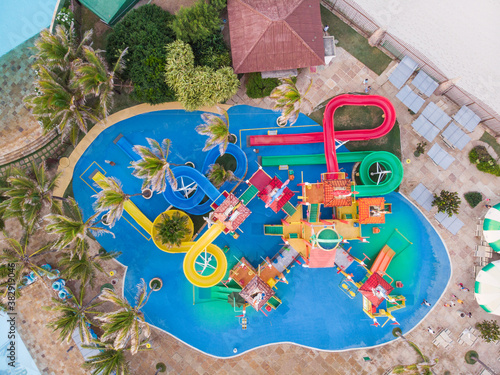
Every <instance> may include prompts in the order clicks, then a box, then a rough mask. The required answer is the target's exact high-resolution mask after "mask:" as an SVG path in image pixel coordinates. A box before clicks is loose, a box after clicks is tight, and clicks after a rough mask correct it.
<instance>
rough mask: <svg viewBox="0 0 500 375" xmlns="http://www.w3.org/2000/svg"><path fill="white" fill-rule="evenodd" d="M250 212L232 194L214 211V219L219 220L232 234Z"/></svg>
mask: <svg viewBox="0 0 500 375" xmlns="http://www.w3.org/2000/svg"><path fill="white" fill-rule="evenodd" d="M251 213H252V212H251V211H250V210H249V209H248V208H247V207H246V206H245V205H244V204H243V203H241V202H240V200H239V199H238V198H236V196H235V195H234V194H229V195H228V196H227V197H226V199H225V200H224V202H222V203H221V205H220V206H219V207H217V208H216V209H215V210H214V214H213V215H214V217H215V218H216V219H217V220H220V221H221V223H222V224H224V226H225V227H226V229H227V230H228V231H229V232H234V231H235V230H236V228H238V227H239V226H240V225H241V224H242V223H243V222H244V221H245V219H246V218H247V217H248V216H249V215H250V214H251Z"/></svg>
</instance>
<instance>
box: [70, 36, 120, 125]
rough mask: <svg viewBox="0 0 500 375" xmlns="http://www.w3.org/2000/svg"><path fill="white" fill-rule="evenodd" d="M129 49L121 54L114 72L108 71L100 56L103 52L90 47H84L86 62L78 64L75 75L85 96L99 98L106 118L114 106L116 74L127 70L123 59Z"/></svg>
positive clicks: (82, 61)
mask: <svg viewBox="0 0 500 375" xmlns="http://www.w3.org/2000/svg"><path fill="white" fill-rule="evenodd" d="M127 49H128V48H126V49H125V50H124V51H123V52H122V53H121V54H120V56H119V57H118V60H117V61H116V63H115V65H114V66H113V69H112V70H109V69H108V64H107V63H106V61H104V58H103V57H102V56H101V55H100V52H101V51H97V52H96V51H94V50H93V49H92V48H90V47H88V46H85V47H83V55H84V58H85V60H79V61H78V63H77V66H76V69H75V74H76V77H77V82H78V84H79V85H80V87H81V88H82V90H83V93H84V95H89V94H93V95H95V96H96V97H98V98H99V105H100V108H101V109H102V111H103V114H104V116H107V115H108V113H109V109H110V108H111V107H112V106H113V94H114V92H113V89H114V87H115V83H114V81H115V78H116V73H121V72H122V71H123V70H124V69H125V61H124V60H123V57H124V56H125V55H126V53H127Z"/></svg>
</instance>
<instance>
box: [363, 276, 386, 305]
mask: <svg viewBox="0 0 500 375" xmlns="http://www.w3.org/2000/svg"><path fill="white" fill-rule="evenodd" d="M379 285H380V286H381V287H382V288H384V289H385V290H386V292H387V295H389V294H390V293H391V292H392V291H393V290H394V288H393V287H392V286H391V284H389V283H388V282H387V281H385V279H384V278H383V277H382V276H380V275H379V274H378V273H374V274H373V275H371V276H370V277H369V278H368V280H366V282H365V283H364V284H363V285H362V286H361V288H359V292H360V293H361V294H362V295H364V296H365V297H366V298H368V299H369V300H370V302H371V303H372V304H373V305H374V306H375V307H377V306H378V305H380V304H381V303H382V302H383V301H384V299H383V298H379V297H377V296H376V295H375V294H373V291H372V290H373V289H375V288H376V287H377V286H379Z"/></svg>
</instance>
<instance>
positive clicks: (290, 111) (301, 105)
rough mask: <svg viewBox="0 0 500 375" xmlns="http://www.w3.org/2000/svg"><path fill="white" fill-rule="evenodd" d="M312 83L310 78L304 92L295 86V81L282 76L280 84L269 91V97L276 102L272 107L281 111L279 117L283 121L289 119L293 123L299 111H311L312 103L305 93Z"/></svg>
mask: <svg viewBox="0 0 500 375" xmlns="http://www.w3.org/2000/svg"><path fill="white" fill-rule="evenodd" d="M312 84H313V81H312V79H311V80H310V82H309V85H308V87H307V89H306V90H305V92H304V93H302V92H301V90H300V89H299V88H298V87H297V85H296V81H294V80H293V79H292V78H284V79H282V80H281V85H279V86H278V87H276V88H275V89H274V90H273V91H272V92H271V95H270V97H271V99H274V100H275V101H276V102H275V104H274V107H273V109H274V110H278V111H280V112H281V118H282V121H283V122H284V123H286V122H287V121H290V125H293V124H294V123H295V122H296V121H297V119H298V118H299V114H300V112H301V111H305V112H306V113H310V112H311V111H312V103H311V101H310V100H309V99H307V98H306V95H307V93H308V92H309V90H310V89H311V87H312Z"/></svg>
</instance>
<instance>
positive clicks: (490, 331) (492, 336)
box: [476, 320, 500, 342]
mask: <svg viewBox="0 0 500 375" xmlns="http://www.w3.org/2000/svg"><path fill="white" fill-rule="evenodd" d="M476 328H477V329H478V330H479V333H480V334H481V338H482V339H484V340H485V341H486V342H492V341H498V340H500V327H499V326H498V323H497V321H496V320H483V321H482V322H481V323H476Z"/></svg>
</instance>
